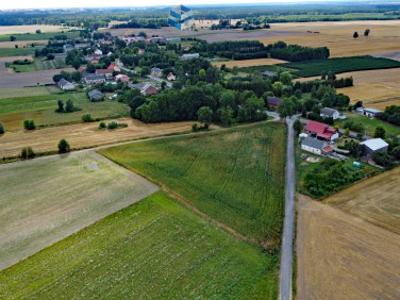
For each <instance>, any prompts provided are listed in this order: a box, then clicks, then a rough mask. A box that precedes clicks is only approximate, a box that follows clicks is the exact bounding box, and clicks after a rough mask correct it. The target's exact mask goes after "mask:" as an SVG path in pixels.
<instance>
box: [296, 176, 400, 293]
mask: <svg viewBox="0 0 400 300" xmlns="http://www.w3.org/2000/svg"><path fill="white" fill-rule="evenodd" d="M378 177H379V176H378ZM397 177H399V176H398V175H397ZM370 180H374V179H370ZM368 181H369V180H368ZM368 181H366V182H368ZM381 183H382V182H381ZM366 188H367V189H368V187H367V186H366ZM377 190H378V189H377ZM385 191H386V190H385V188H384V187H381V188H379V192H380V194H384V193H385ZM368 192H369V191H368V190H361V189H360V193H355V191H354V190H349V192H348V195H349V197H352V198H354V197H355V198H357V197H359V195H361V194H362V195H365V197H364V198H363V200H366V199H367V197H368V196H367V195H368ZM392 195H394V196H395V198H393V200H392V203H393V201H394V200H398V197H397V198H396V195H398V192H397V194H396V193H393V194H392ZM372 196H373V197H377V198H378V199H382V198H381V197H380V196H379V195H376V194H373V195H372ZM334 197H335V196H334ZM299 198H300V199H299V205H298V222H297V251H296V252H297V299H298V300H320V299H332V300H336V299H337V300H364V299H390V300H396V299H400V290H399V286H400V273H399V270H400V260H399V253H400V235H398V234H395V233H393V232H390V231H388V230H385V229H383V228H380V227H378V226H375V225H373V224H370V223H369V222H366V221H364V220H361V219H360V218H358V217H354V216H352V215H349V214H347V213H344V212H343V211H341V209H338V208H335V207H332V206H331V205H327V204H323V203H318V202H317V201H313V200H310V199H304V197H302V196H300V197H299ZM360 200H361V198H360ZM372 201H374V200H372ZM356 202H358V203H359V205H357V207H354V209H355V210H357V209H361V210H364V209H363V208H362V206H363V204H362V203H363V201H358V200H356ZM367 202H368V203H367V204H366V205H367V206H369V207H371V206H370V201H369V200H368V201H367ZM397 202H398V201H397ZM349 204H350V205H351V200H350V203H349ZM334 205H335V204H334ZM378 206H379V207H381V208H382V207H383V206H384V205H378ZM371 208H372V207H371ZM362 218H363V216H362Z"/></svg>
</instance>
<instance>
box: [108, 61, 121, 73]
mask: <svg viewBox="0 0 400 300" xmlns="http://www.w3.org/2000/svg"><path fill="white" fill-rule="evenodd" d="M107 70H111V71H113V72H121V68H120V67H119V66H118V65H117V64H116V63H112V64H110V65H109V66H108V67H107Z"/></svg>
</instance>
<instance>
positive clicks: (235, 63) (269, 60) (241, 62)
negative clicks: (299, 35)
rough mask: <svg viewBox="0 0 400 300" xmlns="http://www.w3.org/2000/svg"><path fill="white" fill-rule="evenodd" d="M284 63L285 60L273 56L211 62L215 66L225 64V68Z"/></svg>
mask: <svg viewBox="0 0 400 300" xmlns="http://www.w3.org/2000/svg"><path fill="white" fill-rule="evenodd" d="M284 63H287V61H285V60H281V59H274V58H257V59H245V60H228V61H216V62H213V65H214V66H216V67H220V66H222V65H225V66H226V67H227V68H233V67H238V68H245V67H254V66H271V65H277V64H284Z"/></svg>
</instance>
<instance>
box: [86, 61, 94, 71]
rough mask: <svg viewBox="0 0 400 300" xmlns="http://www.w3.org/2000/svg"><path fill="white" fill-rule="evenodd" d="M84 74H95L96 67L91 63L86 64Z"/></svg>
mask: <svg viewBox="0 0 400 300" xmlns="http://www.w3.org/2000/svg"><path fill="white" fill-rule="evenodd" d="M86 72H88V73H94V72H96V67H95V65H93V64H91V63H88V64H87V65H86Z"/></svg>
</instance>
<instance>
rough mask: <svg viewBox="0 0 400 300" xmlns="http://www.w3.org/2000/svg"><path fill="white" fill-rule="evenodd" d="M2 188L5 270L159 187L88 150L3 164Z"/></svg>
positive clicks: (0, 243)
mask: <svg viewBox="0 0 400 300" xmlns="http://www.w3.org/2000/svg"><path fill="white" fill-rule="evenodd" d="M0 189H1V194H0V216H1V217H0V227H1V229H2V230H1V232H0V269H3V268H6V267H8V266H10V265H12V264H14V263H16V262H17V261H19V260H21V259H23V258H25V257H27V256H30V255H32V254H34V253H36V252H37V251H39V250H41V249H43V248H45V247H47V246H49V245H51V244H53V243H54V242H56V241H59V240H61V239H63V238H65V237H66V236H68V235H70V234H72V233H74V232H76V231H78V230H80V229H82V228H83V227H85V226H88V225H89V224H92V223H94V222H96V221H97V220H99V219H101V218H103V217H105V216H107V215H109V214H111V213H113V212H115V211H117V210H120V209H121V208H124V207H126V206H128V205H130V204H132V203H134V202H136V201H139V200H141V199H142V198H144V197H146V196H148V195H149V194H151V193H153V192H155V191H156V190H157V189H158V188H157V186H155V185H154V184H152V183H150V182H148V181H147V180H145V179H144V178H142V177H140V176H138V175H135V174H133V173H131V172H129V171H127V170H125V169H123V168H121V167H119V166H117V165H115V164H113V163H112V162H110V161H109V160H107V159H105V158H104V157H102V156H100V155H98V154H96V153H95V152H93V151H85V152H76V153H70V154H68V155H66V156H58V155H57V156H51V157H45V158H39V159H35V160H31V161H23V162H17V163H12V164H7V165H2V166H0ZM1 282H2V286H1V289H0V298H2V296H1V293H2V292H1V291H2V290H3V288H4V286H3V283H4V281H3V280H1Z"/></svg>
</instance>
